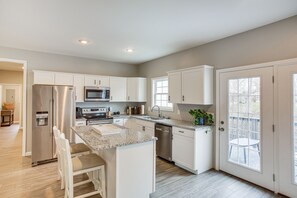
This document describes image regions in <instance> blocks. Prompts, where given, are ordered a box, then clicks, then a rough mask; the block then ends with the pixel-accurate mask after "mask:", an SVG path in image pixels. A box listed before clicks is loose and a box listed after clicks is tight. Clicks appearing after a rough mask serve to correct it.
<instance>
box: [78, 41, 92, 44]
mask: <svg viewBox="0 0 297 198" xmlns="http://www.w3.org/2000/svg"><path fill="white" fill-rule="evenodd" d="M78 42H79V43H80V44H83V45H86V44H89V41H87V40H78Z"/></svg>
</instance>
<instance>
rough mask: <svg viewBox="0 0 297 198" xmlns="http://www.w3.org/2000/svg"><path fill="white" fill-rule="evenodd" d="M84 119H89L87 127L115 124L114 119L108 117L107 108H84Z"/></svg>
mask: <svg viewBox="0 0 297 198" xmlns="http://www.w3.org/2000/svg"><path fill="white" fill-rule="evenodd" d="M81 112H82V117H83V118H85V119H87V125H95V124H111V123H113V117H110V116H108V115H107V112H108V109H107V107H98V108H94V107H89V108H82V109H81Z"/></svg>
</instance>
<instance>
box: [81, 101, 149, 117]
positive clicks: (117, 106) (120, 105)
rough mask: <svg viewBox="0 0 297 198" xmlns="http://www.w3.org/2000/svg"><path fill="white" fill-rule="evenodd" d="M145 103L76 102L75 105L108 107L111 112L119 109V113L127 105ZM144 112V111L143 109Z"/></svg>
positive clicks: (122, 112)
mask: <svg viewBox="0 0 297 198" xmlns="http://www.w3.org/2000/svg"><path fill="white" fill-rule="evenodd" d="M144 104H145V103H141V102H77V103H76V106H77V107H110V108H111V111H112V112H116V111H119V112H120V113H121V114H126V108H127V106H133V107H134V106H140V105H144ZM145 113H146V111H145Z"/></svg>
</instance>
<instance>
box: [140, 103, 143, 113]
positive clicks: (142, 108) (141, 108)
mask: <svg viewBox="0 0 297 198" xmlns="http://www.w3.org/2000/svg"><path fill="white" fill-rule="evenodd" d="M140 114H141V115H144V105H141V113H140Z"/></svg>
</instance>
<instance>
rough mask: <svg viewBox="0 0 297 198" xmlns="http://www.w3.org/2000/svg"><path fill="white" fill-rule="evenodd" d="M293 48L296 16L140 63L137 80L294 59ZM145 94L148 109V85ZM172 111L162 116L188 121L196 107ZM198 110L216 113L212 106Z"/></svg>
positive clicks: (296, 42)
mask: <svg viewBox="0 0 297 198" xmlns="http://www.w3.org/2000/svg"><path fill="white" fill-rule="evenodd" d="M296 46H297V16H294V17H291V18H288V19H285V20H282V21H279V22H276V23H273V24H270V25H267V26H263V27H261V28H257V29H254V30H250V31H248V32H244V33H241V34H237V35H234V36H230V37H228V38H225V39H221V40H218V41H214V42H212V43H209V44H205V45H202V46H199V47H196V48H193V49H189V50H185V51H182V52H179V53H175V54H171V55H168V56H165V57H162V58H159V59H156V60H152V61H149V62H146V63H143V64H141V65H139V76H143V77H148V78H152V77H158V76H165V75H167V74H166V72H167V71H171V70H175V69H181V68H187V67H192V66H197V65H204V64H206V65H212V66H215V69H221V68H228V67H236V66H241V65H249V64H256V63H262V62H270V61H276V60H283V59H289V58H297V47H296ZM148 82H150V79H148ZM214 85H215V83H214ZM147 90H148V102H147V105H150V103H151V102H150V101H151V83H148V89H147ZM214 97H215V90H214ZM214 99H215V98H214ZM214 104H215V101H214ZM174 108H175V111H174V112H173V113H169V112H167V113H166V112H165V113H164V114H166V115H169V116H171V117H172V118H175V119H187V120H190V119H191V117H190V116H189V114H188V111H189V109H191V108H198V106H194V105H179V106H177V105H175V106H174ZM199 108H204V109H206V110H208V111H211V112H215V105H213V106H211V107H210V106H203V107H199ZM177 109H179V110H180V111H181V114H180V115H177Z"/></svg>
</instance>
